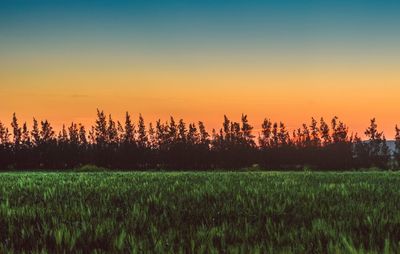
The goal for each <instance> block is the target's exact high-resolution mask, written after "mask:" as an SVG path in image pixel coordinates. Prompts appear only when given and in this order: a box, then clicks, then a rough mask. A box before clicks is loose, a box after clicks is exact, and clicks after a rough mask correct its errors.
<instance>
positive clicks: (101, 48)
mask: <svg viewBox="0 0 400 254" xmlns="http://www.w3.org/2000/svg"><path fill="white" fill-rule="evenodd" d="M399 11H400V2H399V1H387V0H382V1H371V0H363V1H351V0H347V1H342V0H336V1H329V0H327V1H313V0H279V1H269V0H264V1H257V0H253V1H245V0H242V1H239V0H231V1H222V0H202V1H193V0H180V1H178V0H169V1H165V0H164V1H153V0H146V1H144V0H143V1H119V0H114V1H85V0H83V1H82V0H81V1H75V0H69V1H64V0H52V1H39V0H29V1H23V0H2V1H0V94H1V97H0V121H2V122H4V123H7V124H8V123H9V122H10V121H11V117H12V113H13V112H16V113H17V116H18V117H19V119H20V120H21V121H28V123H29V124H31V122H32V117H34V116H35V117H36V118H38V119H48V120H49V121H50V122H51V123H53V125H54V126H55V127H56V128H60V126H61V125H62V124H63V123H66V124H68V123H70V122H71V121H74V122H82V123H84V124H85V125H88V126H89V125H91V124H93V122H94V119H95V116H96V109H97V108H100V109H103V110H104V111H106V112H107V113H112V114H113V116H114V118H117V119H120V120H123V115H124V113H125V112H126V111H129V112H130V113H131V114H132V115H133V117H134V118H137V117H138V114H139V113H142V115H143V116H144V118H145V120H146V121H147V122H149V121H155V120H156V119H158V118H161V119H162V120H167V119H168V118H169V116H170V115H173V116H174V117H175V118H184V119H185V120H186V121H187V122H192V121H198V120H202V121H204V122H205V123H206V126H207V127H208V128H210V129H211V128H219V127H220V126H221V123H222V120H223V115H224V114H226V115H228V117H230V118H231V119H232V120H239V119H240V116H241V114H242V113H245V114H247V115H248V116H249V120H250V122H251V123H252V124H253V125H254V127H255V129H256V131H257V130H258V129H259V128H260V126H261V123H262V120H263V119H264V118H265V117H267V118H270V119H271V120H273V121H283V122H285V123H286V124H287V126H288V127H289V129H293V128H297V127H299V126H300V125H301V124H302V123H303V122H310V118H311V117H312V116H314V117H317V118H319V117H324V118H326V119H330V118H332V117H333V116H335V115H337V116H338V117H339V118H340V119H342V120H343V121H344V122H345V123H347V124H348V125H349V127H350V129H351V131H354V132H358V133H363V132H364V129H365V128H366V127H367V126H368V124H369V119H370V118H372V117H376V118H377V121H378V126H379V128H380V129H381V130H383V131H385V134H386V136H387V137H388V138H392V137H393V134H394V125H395V124H396V123H399V124H400V111H399V106H400V100H399V99H398V98H399V95H400V72H399V69H400V33H399V32H398V29H399V26H400V15H398V13H399Z"/></svg>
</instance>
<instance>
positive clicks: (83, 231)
mask: <svg viewBox="0 0 400 254" xmlns="http://www.w3.org/2000/svg"><path fill="white" fill-rule="evenodd" d="M399 241H400V174H399V173H390V172H355V173H332V172H331V173H317V172H298V173H294V172H286V173H284V172H207V173H206V172H198V173H193V172H192V173H189V172H176V173H175V172H173V173H165V172H98V173H72V172H71V173H60V172H54V173H46V172H34V173H33V172H31V173H25V172H20V173H2V174H0V253H13V252H14V253H23V252H26V253H370V252H372V253H383V252H385V253H393V252H394V253H398V252H399V251H400V243H399Z"/></svg>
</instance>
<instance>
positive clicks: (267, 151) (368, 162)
mask: <svg viewBox="0 0 400 254" xmlns="http://www.w3.org/2000/svg"><path fill="white" fill-rule="evenodd" d="M364 134H365V135H366V137H367V140H362V139H361V138H360V137H359V136H358V135H357V134H354V135H353V134H352V133H349V128H348V126H347V125H346V124H345V123H343V122H342V121H341V120H339V119H338V118H337V117H333V118H332V119H331V121H329V122H326V121H325V120H324V119H323V118H321V119H319V120H317V119H314V118H312V119H311V121H310V123H308V124H306V123H304V124H303V125H302V126H301V127H300V128H298V129H296V130H294V131H292V132H289V131H288V130H287V128H286V126H285V124H284V123H283V122H272V121H271V120H270V119H268V118H266V119H264V121H263V123H262V124H261V130H260V132H259V133H258V134H257V135H256V134H255V132H254V130H253V126H252V125H250V123H249V121H248V118H247V115H244V114H242V116H241V120H240V122H235V121H231V120H230V119H229V118H228V117H227V116H224V121H223V123H222V127H221V128H220V129H213V130H212V131H211V133H209V132H208V131H207V129H206V127H205V125H204V123H203V122H201V121H199V122H198V123H189V124H187V123H185V122H184V120H183V119H180V120H178V121H176V120H175V119H174V118H173V117H171V118H170V119H169V121H167V122H162V121H161V120H158V121H157V122H155V124H153V123H149V124H148V125H146V124H145V121H144V119H143V117H142V115H139V119H138V121H137V123H136V124H135V123H134V121H133V120H132V118H131V116H130V114H129V113H126V114H125V119H124V121H123V122H122V123H121V122H119V121H115V120H114V119H113V118H112V116H111V115H106V114H105V113H104V111H101V110H97V118H96V121H95V124H94V125H93V126H91V127H90V128H89V129H86V127H85V126H83V125H82V124H77V123H71V124H70V125H68V126H65V125H64V126H63V127H62V129H61V131H60V132H59V133H56V132H55V130H54V129H53V127H52V125H51V124H50V123H49V122H48V121H47V120H42V121H40V122H39V121H38V120H36V119H35V118H34V119H33V124H32V128H31V129H28V126H27V123H23V124H22V125H20V123H19V122H18V119H17V116H16V114H14V115H13V118H12V121H11V129H9V128H7V127H6V125H5V124H3V123H2V122H0V169H3V170H11V169H68V168H75V167H79V166H82V165H85V164H94V165H97V166H102V167H108V168H115V169H141V170H145V169H185V170H208V169H239V168H245V167H252V166H258V167H259V168H263V169H275V170H279V169H281V170H285V169H291V170H294V169H304V168H305V167H308V168H310V169H318V170H351V169H360V168H370V167H378V168H381V169H389V168H393V169H394V168H397V167H399V166H400V129H399V127H398V126H396V127H395V151H394V153H391V152H390V150H389V148H388V146H387V143H386V139H385V136H384V134H383V132H380V131H379V130H378V126H377V123H376V120H375V118H374V119H371V123H370V126H368V128H367V129H366V130H365V133H364Z"/></svg>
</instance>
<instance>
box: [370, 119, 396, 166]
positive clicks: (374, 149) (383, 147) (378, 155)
mask: <svg viewBox="0 0 400 254" xmlns="http://www.w3.org/2000/svg"><path fill="white" fill-rule="evenodd" d="M365 135H366V136H367V137H368V139H369V140H368V144H367V147H368V155H369V161H370V165H371V166H376V167H381V168H386V167H387V166H388V160H389V157H390V155H389V152H388V151H389V150H388V147H387V144H386V139H385V136H384V135H383V132H379V131H378V125H377V124H376V120H375V118H372V119H371V124H370V126H369V127H368V128H367V129H366V130H365Z"/></svg>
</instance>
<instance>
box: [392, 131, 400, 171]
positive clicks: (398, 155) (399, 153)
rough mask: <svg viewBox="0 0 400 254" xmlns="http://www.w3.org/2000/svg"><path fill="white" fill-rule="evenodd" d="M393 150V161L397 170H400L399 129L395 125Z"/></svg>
mask: <svg viewBox="0 0 400 254" xmlns="http://www.w3.org/2000/svg"><path fill="white" fill-rule="evenodd" d="M394 138H395V149H394V153H393V157H394V161H395V163H396V166H397V168H400V128H399V127H398V126H397V125H396V127H395V136H394Z"/></svg>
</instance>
